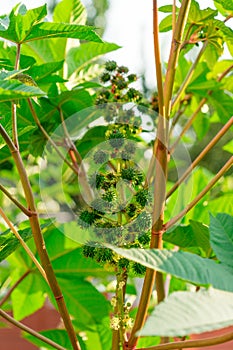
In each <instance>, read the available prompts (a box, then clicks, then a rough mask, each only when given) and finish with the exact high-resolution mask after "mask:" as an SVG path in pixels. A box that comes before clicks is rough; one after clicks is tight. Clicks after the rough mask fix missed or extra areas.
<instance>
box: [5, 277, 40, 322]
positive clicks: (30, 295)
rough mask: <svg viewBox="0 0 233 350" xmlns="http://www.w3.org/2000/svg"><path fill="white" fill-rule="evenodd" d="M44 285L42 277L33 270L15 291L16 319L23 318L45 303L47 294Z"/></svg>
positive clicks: (13, 304)
mask: <svg viewBox="0 0 233 350" xmlns="http://www.w3.org/2000/svg"><path fill="white" fill-rule="evenodd" d="M21 275H22V274H21ZM18 277H20V275H18ZM42 285H43V284H42V281H41V277H40V276H39V275H37V274H36V273H33V272H31V273H30V274H29V275H28V276H27V277H26V278H25V279H24V280H23V281H22V282H21V283H20V284H19V285H18V287H17V288H16V289H15V290H14V291H13V293H12V294H11V301H12V308H13V314H14V318H15V319H16V320H22V319H23V318H25V317H27V316H29V315H31V314H32V313H34V312H35V311H37V310H38V309H40V308H41V307H42V306H43V305H44V302H45V298H46V296H45V293H44V290H43V288H41V286H42Z"/></svg>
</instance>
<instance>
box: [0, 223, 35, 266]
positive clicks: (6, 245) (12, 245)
mask: <svg viewBox="0 0 233 350" xmlns="http://www.w3.org/2000/svg"><path fill="white" fill-rule="evenodd" d="M19 234H20V236H21V237H22V238H23V240H24V241H25V242H26V241H27V240H28V239H29V238H31V237H32V233H31V230H30V229H29V228H28V229H25V230H20V231H19ZM19 246H20V242H19V240H18V238H16V237H15V235H14V234H13V233H12V232H10V231H9V230H7V231H6V232H3V233H1V234H0V262H1V261H3V260H4V259H6V258H7V257H8V256H9V255H10V254H12V253H13V252H14V251H15V250H16V249H17V248H18V247H19Z"/></svg>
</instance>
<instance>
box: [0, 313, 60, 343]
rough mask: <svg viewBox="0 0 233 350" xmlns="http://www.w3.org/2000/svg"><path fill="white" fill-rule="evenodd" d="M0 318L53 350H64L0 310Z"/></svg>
mask: <svg viewBox="0 0 233 350" xmlns="http://www.w3.org/2000/svg"><path fill="white" fill-rule="evenodd" d="M0 316H2V318H4V319H5V320H7V321H8V322H10V323H11V324H13V325H14V326H16V327H17V328H20V329H22V330H23V331H25V332H27V333H29V334H31V335H33V336H34V337H35V338H37V339H39V340H41V341H43V342H44V343H46V344H48V345H50V346H52V347H53V348H54V349H58V350H66V349H65V348H63V347H62V346H60V345H59V344H57V343H55V342H54V341H52V340H50V339H48V338H46V337H44V336H43V335H42V334H40V333H38V332H36V331H34V330H33V329H31V328H29V327H27V326H25V325H24V324H23V323H21V322H18V321H16V320H15V319H14V318H13V317H11V316H10V315H8V314H7V313H6V312H5V311H3V310H2V309H0Z"/></svg>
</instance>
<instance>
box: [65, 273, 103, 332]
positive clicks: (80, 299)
mask: <svg viewBox="0 0 233 350" xmlns="http://www.w3.org/2000/svg"><path fill="white" fill-rule="evenodd" d="M58 282H59V285H60V286H61V289H62V292H63V295H64V298H65V301H66V304H67V307H68V310H69V312H70V314H71V315H72V316H73V317H74V320H75V324H76V326H77V327H78V328H79V329H83V330H85V329H89V330H93V329H95V325H96V324H101V323H102V321H103V320H104V319H105V318H107V317H108V314H109V310H110V303H109V302H108V301H107V300H106V299H105V297H104V296H103V295H102V294H101V293H100V292H98V291H97V289H96V288H95V287H94V286H93V285H92V284H91V283H89V282H87V281H85V280H84V279H82V278H77V277H75V276H72V275H70V276H69V277H68V276H67V278H60V277H59V278H58Z"/></svg>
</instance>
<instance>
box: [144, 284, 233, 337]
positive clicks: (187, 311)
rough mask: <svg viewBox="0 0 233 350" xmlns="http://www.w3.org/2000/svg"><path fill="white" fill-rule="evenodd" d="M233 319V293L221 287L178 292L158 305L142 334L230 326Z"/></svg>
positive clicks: (185, 332) (172, 333)
mask: <svg viewBox="0 0 233 350" xmlns="http://www.w3.org/2000/svg"><path fill="white" fill-rule="evenodd" d="M232 323H233V294H232V293H227V292H223V291H219V290H213V289H209V290H204V291H203V290H200V291H199V292H198V293H194V292H175V293H172V294H171V295H170V296H168V298H167V299H166V300H165V301H163V302H162V303H160V304H159V305H157V306H156V308H155V310H154V311H153V312H152V315H151V316H149V318H148V320H147V321H146V324H145V326H144V328H143V329H142V330H141V331H139V334H140V335H142V336H150V335H160V336H171V337H173V336H185V335H188V334H192V333H202V332H206V331H213V330H216V329H219V328H223V327H227V326H230V325H232Z"/></svg>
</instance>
